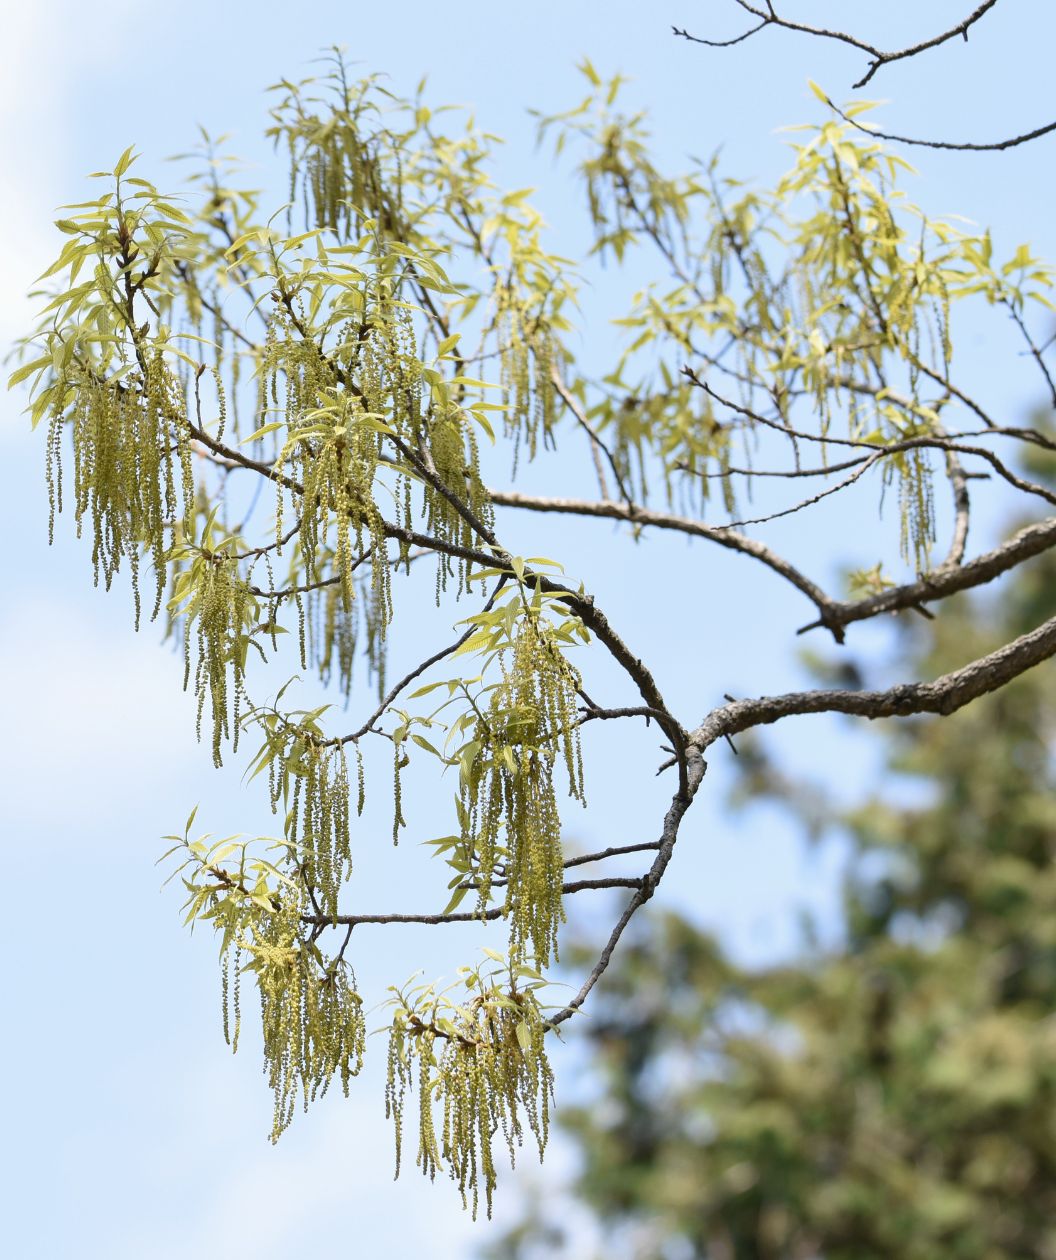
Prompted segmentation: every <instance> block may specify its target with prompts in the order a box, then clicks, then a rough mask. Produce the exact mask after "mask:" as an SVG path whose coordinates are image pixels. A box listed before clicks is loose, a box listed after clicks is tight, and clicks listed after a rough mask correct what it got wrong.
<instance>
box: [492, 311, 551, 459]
mask: <svg viewBox="0 0 1056 1260" xmlns="http://www.w3.org/2000/svg"><path fill="white" fill-rule="evenodd" d="M497 302H498V311H497V318H496V326H497V332H498V336H499V344H500V347H501V356H500V365H501V369H500V371H501V375H500V384H501V385H502V390H503V402H504V404H505V406H506V407H507V408H508V410H507V412H506V432H507V435H508V436H509V437H512V438H513V443H514V447H513V459H514V471H516V467H517V460H518V457H519V455H520V450H521V445H522V443H523V444H524V446H525V448H526V449H527V452H528V458H529V459H534V458H535V456H536V453H537V451H538V449H539V446H540V444H545V443H547V442H549V441H550V440H551V436H552V432H553V426H554V421H555V418H556V394H555V390H554V383H553V379H552V373H553V368H554V343H553V338H552V335H551V332H550V328H549V325H548V324H547V323H546V321H545V320H543V319H542V318H541V316H540V314H539V313H538V312H536V313H532V312H531V311H529V310H528V309H527V307H526V306H525V304H524V303H523V302H521V301H519V300H518V298H517V296H516V294H514V293H513V292H512V290H510V289H508V288H500V289H499V290H498V293H497Z"/></svg>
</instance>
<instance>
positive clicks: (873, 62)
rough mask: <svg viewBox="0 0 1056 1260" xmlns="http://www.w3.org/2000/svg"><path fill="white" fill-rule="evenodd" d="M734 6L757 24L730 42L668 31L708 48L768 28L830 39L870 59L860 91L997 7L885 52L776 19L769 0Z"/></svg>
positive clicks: (981, 8)
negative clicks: (887, 68)
mask: <svg viewBox="0 0 1056 1260" xmlns="http://www.w3.org/2000/svg"><path fill="white" fill-rule="evenodd" d="M736 3H737V4H738V5H739V6H740V7H741V8H742V9H744V11H745V12H746V13H750V14H752V16H753V17H757V18H758V19H759V24H758V25H757V26H753V27H752V28H751V29H750V30H748V31H745V32H744V34H743V35H738V36H736V37H735V38H734V39H726V40H714V39H702V38H701V37H699V36H697V35H691V34H690V33H689V31H687V30H684V29H682V28H681V27H678V26H673V27H672V28H671V29H672V31H673V32H674V34H675V35H677V36H679V37H680V38H682V39H686V40H689V42H690V43H693V44H705V45H706V46H707V47H709V48H730V47H732V46H733V45H734V44H740V43H743V42H744V40H746V39H749V38H750V37H751V36H752V35H755V34H756V33H757V32H759V31H761V30H763V29H765V28H766V27H768V26H773V27H779V28H781V29H783V30H786V31H796V32H798V33H799V34H801V35H813V36H815V37H817V38H820V39H828V40H834V41H835V42H837V43H840V44H847V45H849V46H850V47H851V48H856V49H858V51H859V52H864V53H866V54H867V55H868V56H869V58H870V62H869V67H868V69H867V70H866V72H865V74H864V75H862V77H861V78H860V79H859V80H858V81H857V83H855V84H854V87H855V88H861V87H865V85H866V84H867V83H868V82H869V80H870V79H871V78H872V77H873V75H874V74H876V72H877V71H878V70H879V69H880V68H881V66H887V65H890V64H891V63H892V62H893V61H904V60H906V58H908V57H916V56H918V55H919V54H920V53H922V52H927V51H928V50H929V49H931V48H938V47H939V46H940V45H941V44H945V43H948V42H949V41H950V40H951V39H956V38H957V37H958V36H960V37H961V38H962V39H964V40H967V39H968V31H969V28H970V27H972V26H974V25H975V23H976V22H978V21H979V19H980V18H981V17H982V16H983V14H984V13H986V12H987V11H988V10H990V9H992V8H993V7H994V5H995V4H997V0H983V3H982V4H980V5H978V6H977V7H976V8H975V9H973V10H972V12H971V13H969V14H968V16H967V17H966V18H965V19H964V21H962V22H958V23H957V25H956V26H951V27H950V28H949V29H948V30H945V31H942V32H941V33H940V34H938V35H933V36H932V37H931V38H930V39H924V40H921V41H920V43H919V44H911V45H909V47H908V48H900V49H892V50H891V51H887V52H885V51H884V50H883V49H880V48H877V47H876V46H875V45H873V44H870V43H867V42H866V41H865V40H864V39H859V38H858V37H857V36H855V35H851V34H849V33H848V32H846V31H835V30H828V29H826V28H825V27H823V26H808V25H806V24H805V23H803V22H793V21H790V20H789V19H788V18H783V17H780V16H779V15H778V14H777V12H776V11H775V9H774V6H773V4H772V3H771V0H766V8H765V9H760V8H756V6H755V5H753V4H749V3H748V2H747V0H736Z"/></svg>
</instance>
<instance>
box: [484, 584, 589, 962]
mask: <svg viewBox="0 0 1056 1260" xmlns="http://www.w3.org/2000/svg"><path fill="white" fill-rule="evenodd" d="M578 686H579V675H578V673H577V672H576V670H575V669H574V668H573V667H572V666H571V665H569V663H568V662H567V661H566V659H565V657H564V655H563V654H562V652H561V651H560V649H559V648H558V646H557V644H556V643H555V642H554V640H553V636H552V633H551V632H550V630H549V627H548V626H547V624H546V622H545V621H544V620H543V619H542V618H541V616H540V615H539V614H538V613H537V612H536V611H535V610H534V609H532V610H529V611H527V612H526V614H525V615H524V616H523V617H522V618H521V620H520V622H519V624H518V628H517V631H516V635H515V638H514V641H513V648H512V652H511V653H510V659H509V660H506V661H504V663H503V678H502V681H501V683H500V684H499V685H498V686H497V687H496V688H495V689H494V690H493V691H492V692H491V695H490V700H489V704H488V708H487V711H486V714H485V715H484V718H483V720H481V721H480V722H479V723H478V726H477V729H476V738H477V739H478V740H480V741H481V745H482V746H481V749H480V752H479V754H478V757H477V759H476V762H475V765H476V767H477V769H476V770H475V771H474V772H473V773H471V774H470V775H469V776H467V777H466V778H465V780H464V784H463V790H462V802H463V806H464V809H463V813H462V816H463V818H465V819H466V820H467V822H468V828H467V831H468V835H467V836H466V837H465V838H466V839H467V840H468V841H469V842H470V843H471V844H472V846H473V850H474V853H475V857H476V860H477V878H478V882H479V905H480V908H481V909H483V908H484V907H485V905H486V904H487V902H488V900H489V898H490V896H491V891H492V881H493V879H494V878H495V875H496V871H497V868H498V867H499V865H500V863H501V864H502V865H503V875H504V878H505V880H506V897H505V903H504V907H503V908H504V913H505V914H506V916H507V917H508V918H509V922H510V952H511V955H512V956H513V957H514V958H517V959H521V958H524V957H530V958H533V959H534V960H535V962H536V964H537V965H539V966H542V967H546V966H549V964H550V962H551V960H552V959H554V958H556V957H557V932H558V927H559V925H560V923H561V922H562V921H563V919H564V911H563V909H562V891H561V890H562V883H563V876H564V866H563V852H562V846H561V818H560V812H559V810H558V805H557V795H556V791H555V787H554V768H555V765H556V763H557V761H558V760H561V761H562V762H563V763H564V766H565V771H566V773H567V776H568V784H569V794H570V795H571V796H572V797H573V798H574V799H576V800H579V801H583V799H584V791H583V762H582V755H581V751H580V746H579V726H578V714H577V711H576V693H577V688H578Z"/></svg>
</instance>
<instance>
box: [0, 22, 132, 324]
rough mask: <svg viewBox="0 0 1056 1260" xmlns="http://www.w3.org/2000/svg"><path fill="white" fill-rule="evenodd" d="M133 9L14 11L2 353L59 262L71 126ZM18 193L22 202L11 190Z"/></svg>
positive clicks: (7, 66) (5, 78)
mask: <svg viewBox="0 0 1056 1260" xmlns="http://www.w3.org/2000/svg"><path fill="white" fill-rule="evenodd" d="M134 8H135V5H134V2H133V0H100V2H99V3H93V4H91V5H84V4H79V3H70V2H66V0H51V2H50V3H49V2H47V0H45V2H44V3H38V4H12V5H8V6H6V7H5V10H4V38H3V40H0V171H3V172H4V175H5V182H6V183H7V185H8V187H9V189H11V191H10V192H9V194H8V196H7V197H6V198H5V200H4V230H3V232H2V233H0V296H2V298H3V300H2V301H0V346H3V347H5V348H6V346H7V345H9V344H10V342H11V341H12V340H13V339H14V338H15V337H18V336H20V335H21V334H22V333H23V332H24V331H25V329H26V327H27V324H28V322H29V316H30V315H31V307H30V306H29V305H28V303H27V301H26V299H25V296H24V295H25V293H26V290H27V289H28V288H29V286H30V285H31V284H32V283H33V281H34V279H35V278H36V277H37V276H38V275H40V273H41V272H42V271H43V270H44V269H45V267H46V266H47V265H48V261H49V259H50V258H51V256H52V255H53V254H54V252H55V234H54V230H53V228H52V226H51V224H52V219H53V218H54V217H55V215H54V213H53V212H54V208H55V205H56V203H57V202H58V201H60V200H62V198H63V195H64V191H68V188H67V189H65V190H64V189H63V188H62V187H61V186H60V185H61V184H62V182H63V181H62V178H61V176H62V171H63V167H64V164H65V162H66V161H68V160H69V145H68V142H67V140H66V134H65V133H66V130H67V126H66V120H67V119H68V118H69V117H71V116H72V115H73V113H74V111H75V109H76V96H77V93H78V91H80V90H83V87H84V84H85V82H86V81H87V80H88V79H90V78H91V77H92V76H93V75H97V74H99V73H100V72H101V71H103V70H105V69H106V68H107V66H109V65H113V64H116V62H117V59H118V57H119V56H120V55H121V41H120V40H118V39H116V38H114V33H115V28H117V29H119V28H120V25H121V22H122V19H123V18H124V17H125V16H126V15H127V14H129V13H131V12H132V11H134ZM16 189H17V195H15V190H16Z"/></svg>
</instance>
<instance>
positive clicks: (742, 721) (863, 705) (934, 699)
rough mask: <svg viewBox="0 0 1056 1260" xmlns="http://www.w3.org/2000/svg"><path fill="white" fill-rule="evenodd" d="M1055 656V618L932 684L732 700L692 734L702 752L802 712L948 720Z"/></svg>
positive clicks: (697, 747) (714, 712)
mask: <svg viewBox="0 0 1056 1260" xmlns="http://www.w3.org/2000/svg"><path fill="white" fill-rule="evenodd" d="M1054 654H1056V617H1052V618H1050V619H1049V620H1048V621H1046V622H1044V623H1043V624H1042V625H1040V626H1039V627H1038V628H1037V629H1036V630H1031V631H1030V632H1029V633H1027V634H1023V635H1020V636H1019V638H1018V639H1013V640H1012V641H1011V642H1010V643H1006V644H1005V645H1004V646H1002V647H1000V648H998V649H997V650H996V651H994V652H991V653H989V655H987V656H981V657H979V659H978V660H975V661H972V662H971V664H970V665H965V666H964V667H963V668H962V669H958V670H955V671H954V672H953V673H950V674H943V675H942V677H941V678H937V679H936V680H935V681H934V682H930V683H901V684H899V685H898V686H896V687H889V688H888V689H887V690H886V691H847V690H832V691H797V692H789V693H788V694H786V695H782V696H760V697H759V698H758V699H756V700H734V701H732V702H731V703H729V704H726V705H724V706H723V707H722V708H720V709H715V710H714V711H713V712H711V713H710V714H708V716H707V717H706V718H705V719H704V721H703V722H702V723H701V725H700V726H699V727H698V728H697V729H696V730H695V731H693V733H692V734H691V735H690V741H691V746H692V747H693V748H696V749H699V750H700V751H701V752H703V751H704V750H706V749H707V748H708V747H710V746H711V745H712V744H714V743H715V741H716V740H718V739H724V738H728V737H729V736H731V735H736V734H738V733H739V732H741V731H747V730H751V729H752V728H754V727H757V726H768V725H770V724H771V723H772V722H777V721H780V720H781V719H782V718H785V717H792V716H794V715H798V714H804V713H847V714H851V715H853V716H857V717H865V718H870V719H872V718H883V717H909V716H912V715H913V714H918V713H940V714H943V715H944V716H948V715H949V714H951V713H954V712H956V710H957V709H961V708H963V707H964V706H965V705H966V704H969V703H970V702H971V701H972V700H975V699H977V698H978V697H979V696H984V695H986V694H987V693H988V692H991V691H997V690H999V689H1000V688H1001V687H1004V686H1005V685H1006V684H1007V683H1009V682H1011V681H1012V679H1014V678H1018V677H1019V675H1020V674H1023V673H1025V672H1026V671H1027V670H1028V669H1032V668H1033V667H1034V666H1035V665H1039V664H1040V663H1041V662H1042V661H1046V660H1048V659H1049V658H1050V657H1051V656H1053V655H1054Z"/></svg>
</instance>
